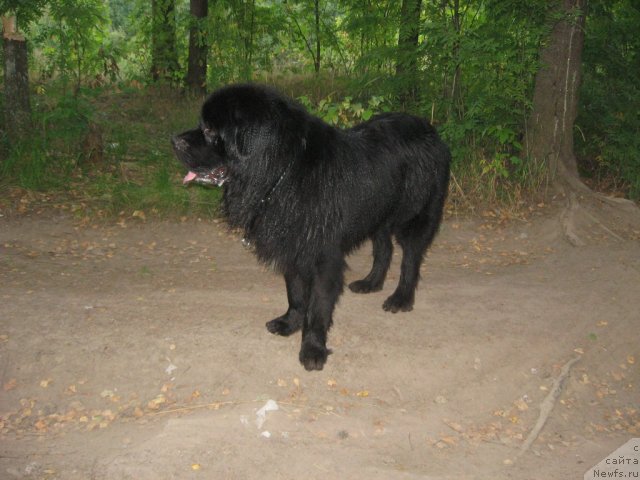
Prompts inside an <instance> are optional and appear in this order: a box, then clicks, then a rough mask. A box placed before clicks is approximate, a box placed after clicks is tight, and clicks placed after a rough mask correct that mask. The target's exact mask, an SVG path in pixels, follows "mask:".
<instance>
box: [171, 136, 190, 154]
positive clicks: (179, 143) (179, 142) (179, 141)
mask: <svg viewBox="0 0 640 480" xmlns="http://www.w3.org/2000/svg"><path fill="white" fill-rule="evenodd" d="M171 143H172V144H173V148H174V149H176V150H180V151H183V152H184V151H185V150H186V149H187V147H189V144H188V143H187V141H186V140H185V139H184V138H182V137H179V136H176V137H173V138H172V139H171Z"/></svg>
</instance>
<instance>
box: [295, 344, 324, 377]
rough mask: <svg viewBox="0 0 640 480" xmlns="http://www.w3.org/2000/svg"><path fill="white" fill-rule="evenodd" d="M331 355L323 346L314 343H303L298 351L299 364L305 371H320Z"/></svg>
mask: <svg viewBox="0 0 640 480" xmlns="http://www.w3.org/2000/svg"><path fill="white" fill-rule="evenodd" d="M330 354H331V350H329V349H328V348H327V347H325V346H324V345H319V344H317V343H314V342H304V343H303V344H302V348H301V349H300V363H301V364H302V365H303V366H304V368H305V370H308V371H312V370H322V368H323V367H324V364H325V363H327V357H328V356H329V355H330Z"/></svg>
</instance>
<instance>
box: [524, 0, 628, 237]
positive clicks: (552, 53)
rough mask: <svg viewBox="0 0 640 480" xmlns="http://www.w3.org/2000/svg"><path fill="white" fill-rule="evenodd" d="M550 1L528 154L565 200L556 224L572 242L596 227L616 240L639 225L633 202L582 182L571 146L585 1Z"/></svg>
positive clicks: (528, 135)
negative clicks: (549, 25) (596, 190)
mask: <svg viewBox="0 0 640 480" xmlns="http://www.w3.org/2000/svg"><path fill="white" fill-rule="evenodd" d="M555 2H556V7H555V9H554V11H553V12H552V15H551V18H553V19H554V21H555V23H554V24H553V26H552V29H551V34H550V36H549V38H548V41H547V43H546V45H545V46H544V47H543V49H542V51H541V53H540V61H541V64H542V65H541V68H540V70H539V71H538V74H537V75H536V81H535V88H534V94H533V109H532V113H531V117H530V119H529V124H528V132H527V138H526V140H527V156H528V159H529V161H531V162H535V163H536V164H538V165H541V166H543V167H544V168H545V169H546V171H547V173H548V175H549V178H550V180H551V183H552V185H553V186H555V187H557V190H559V191H560V192H561V193H562V194H564V195H565V196H566V198H567V199H568V202H567V207H566V209H565V210H564V212H563V214H562V215H561V224H562V230H563V232H564V235H565V237H566V238H567V239H568V240H569V241H570V242H571V243H572V244H574V245H584V244H585V243H587V241H586V239H587V238H589V237H592V236H593V235H592V234H593V232H594V231H595V230H598V231H600V232H604V233H606V235H608V236H609V237H612V238H615V239H618V240H621V239H622V236H621V235H624V233H627V232H630V231H631V232H632V234H633V232H634V231H635V230H636V229H637V228H639V227H638V225H640V222H639V218H640V217H639V215H638V209H637V207H636V206H635V204H633V202H630V201H627V200H623V199H613V198H609V197H606V196H604V195H600V194H596V193H594V192H592V191H591V190H590V189H589V188H588V187H587V186H586V185H584V184H583V183H582V181H581V180H580V178H579V175H578V167H577V162H576V157H575V154H574V149H573V130H574V122H575V119H576V116H577V110H578V93H579V89H580V79H581V76H580V69H581V59H582V47H583V44H584V30H585V17H586V8H587V0H555ZM616 232H619V233H616Z"/></svg>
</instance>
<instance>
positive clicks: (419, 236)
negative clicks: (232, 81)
mask: <svg viewBox="0 0 640 480" xmlns="http://www.w3.org/2000/svg"><path fill="white" fill-rule="evenodd" d="M172 143H173V148H174V150H175V153H176V155H177V156H178V158H179V159H180V161H182V163H183V164H184V165H185V166H186V167H187V168H188V170H189V173H188V174H187V175H186V176H185V178H184V183H185V184H188V183H198V184H205V185H215V186H223V187H224V196H223V208H224V213H225V214H226V216H227V219H228V222H229V224H230V225H231V226H232V227H236V228H241V229H242V230H244V234H245V239H246V240H247V241H248V242H250V243H251V244H252V245H253V246H254V247H255V252H256V255H257V256H258V258H259V259H260V260H261V261H262V262H264V263H266V264H269V265H272V266H273V267H274V268H275V269H276V270H277V271H278V272H280V273H282V274H283V275H284V278H285V281H286V286H287V298H288V300H289V308H288V310H287V312H286V313H285V314H284V315H282V316H280V317H278V318H276V319H274V320H271V321H270V322H268V323H267V329H268V330H269V331H270V332H271V333H274V334H277V335H291V334H292V333H294V332H297V331H298V330H300V329H302V347H301V349H300V362H301V363H302V364H303V365H304V367H305V368H306V369H307V370H321V369H322V368H323V366H324V364H325V362H326V361H327V356H328V354H329V353H330V350H328V349H327V345H326V344H327V333H328V331H329V328H330V327H331V324H332V322H333V319H332V316H333V310H334V307H335V305H336V302H337V301H338V298H339V297H340V295H341V293H342V290H343V283H344V270H345V268H346V263H345V255H347V254H349V253H350V252H352V251H353V250H354V249H356V248H357V247H358V246H359V245H361V244H362V243H363V242H364V241H365V240H367V239H371V240H372V241H373V267H372V269H371V271H370V272H369V274H368V275H367V276H366V277H364V278H363V279H362V280H358V281H356V282H353V283H351V284H350V285H349V288H350V289H351V290H352V291H354V292H357V293H369V292H375V291H378V290H380V289H382V284H383V282H384V280H385V276H386V274H387V270H388V268H389V263H390V262H391V254H392V250H393V244H392V237H395V238H396V240H397V242H398V244H400V246H401V247H402V252H403V256H402V265H401V273H400V281H399V283H398V287H397V288H396V290H395V292H394V293H393V294H392V295H391V296H390V297H389V298H387V299H386V301H385V302H384V304H383V308H384V309H385V310H386V311H389V312H398V311H410V310H411V309H412V308H413V302H414V294H415V289H416V285H417V283H418V279H419V274H420V264H421V262H422V259H423V256H424V254H425V252H426V250H427V248H428V247H429V245H430V244H431V242H432V240H433V238H434V236H435V234H436V232H437V230H438V226H439V225H440V221H441V219H442V210H443V205H444V202H445V197H446V195H447V188H448V183H449V163H450V159H451V155H450V153H449V149H448V148H447V146H446V145H445V144H444V143H443V142H442V141H441V140H440V138H439V137H438V135H437V133H436V131H435V129H434V128H433V127H432V126H431V125H430V124H429V122H427V121H426V120H424V119H422V118H418V117H414V116H411V115H406V114H402V113H388V114H382V115H378V116H375V117H373V118H371V119H370V120H369V121H367V122H364V123H361V124H360V125H358V126H356V127H353V128H350V129H346V130H341V129H337V128H334V127H332V126H330V125H328V124H326V123H324V122H323V121H322V120H320V119H318V118H316V117H314V116H312V115H310V114H309V113H307V111H306V110H305V109H304V108H303V107H302V106H301V105H299V104H298V103H296V102H294V101H292V100H291V99H289V98H287V97H285V96H283V95H281V94H279V93H278V92H276V91H274V90H272V89H270V88H267V87H264V86H259V85H232V86H228V87H225V88H222V89H220V90H218V91H216V92H215V93H213V94H212V95H211V96H210V97H209V98H208V99H207V100H206V101H205V103H204V105H203V106H202V114H201V118H200V125H199V126H198V128H195V129H193V130H189V131H186V132H184V133H182V134H179V135H177V136H175V137H174V138H173V139H172Z"/></svg>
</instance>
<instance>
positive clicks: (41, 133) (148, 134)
mask: <svg viewBox="0 0 640 480" xmlns="http://www.w3.org/2000/svg"><path fill="white" fill-rule="evenodd" d="M89 93H91V95H85V96H80V97H78V98H71V99H70V98H66V97H65V98H58V99H56V98H55V93H54V92H47V94H46V95H43V96H42V97H36V98H35V102H34V103H35V104H36V109H37V110H36V113H35V114H34V123H35V124H36V128H34V131H36V132H38V135H36V136H35V138H30V139H29V141H25V142H23V143H19V144H16V145H13V146H12V148H11V149H8V148H6V147H5V152H6V154H7V155H6V160H5V161H3V162H1V163H0V197H2V195H3V192H7V191H13V192H15V191H16V190H19V191H35V192H46V193H47V194H48V196H49V197H50V198H52V204H53V205H54V206H59V207H63V208H68V209H70V210H72V211H74V212H76V214H77V215H88V216H93V215H97V216H100V217H104V216H121V215H125V216H126V215H133V214H134V213H135V214H136V215H137V216H139V217H144V218H148V217H153V216H157V217H176V216H184V215H194V216H206V217H211V216H215V215H217V214H218V207H219V204H220V196H221V193H220V191H218V190H210V189H204V188H197V187H196V188H185V187H183V186H182V182H181V179H182V177H183V175H184V167H182V166H181V165H180V164H179V162H178V161H177V160H176V158H175V157H174V155H173V152H172V149H171V145H170V142H169V139H170V137H171V135H172V134H174V133H176V132H179V131H181V130H184V129H186V128H191V127H192V126H193V125H195V124H196V123H197V117H198V111H199V106H200V100H199V99H188V98H185V97H182V96H181V95H179V94H177V93H175V92H172V91H170V90H152V89H148V90H144V91H140V90H129V91H113V90H110V91H102V92H95V91H92V92H89ZM92 132H93V133H94V134H95V132H98V137H100V138H101V141H100V143H101V148H100V151H101V152H102V154H101V155H98V156H97V158H93V153H92V150H94V151H95V149H93V148H92V149H90V148H89V147H87V143H88V142H89V141H90V139H91V134H92ZM14 197H15V195H14Z"/></svg>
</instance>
